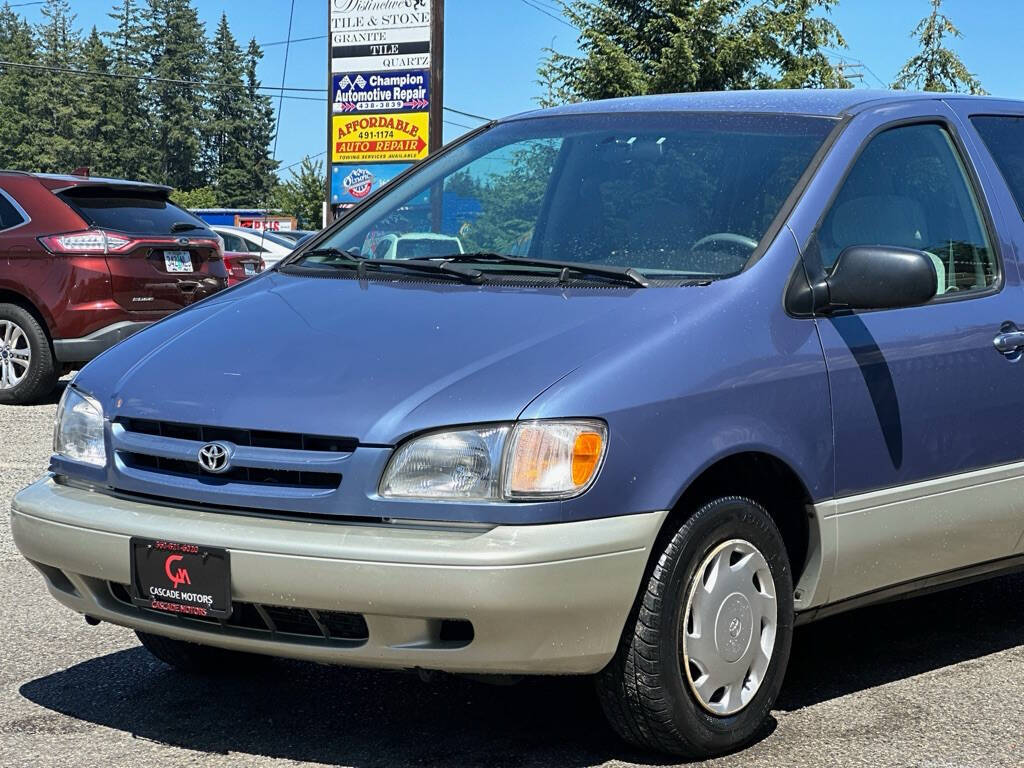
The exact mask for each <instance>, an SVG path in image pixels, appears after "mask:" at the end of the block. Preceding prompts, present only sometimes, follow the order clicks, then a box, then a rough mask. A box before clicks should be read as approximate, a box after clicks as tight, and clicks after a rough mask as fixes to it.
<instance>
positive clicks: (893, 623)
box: [776, 573, 1024, 711]
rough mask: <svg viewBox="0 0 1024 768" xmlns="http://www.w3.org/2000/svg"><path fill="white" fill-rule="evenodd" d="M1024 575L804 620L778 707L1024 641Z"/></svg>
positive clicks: (819, 699)
mask: <svg viewBox="0 0 1024 768" xmlns="http://www.w3.org/2000/svg"><path fill="white" fill-rule="evenodd" d="M1021 606H1024V574H1021V573H1018V574H1014V575H1011V576H1003V577H1001V578H998V579H993V580H990V581H981V582H977V583H975V584H971V585H968V586H963V587H958V588H956V589H952V590H947V591H944V592H937V593H934V594H930V595H926V596H923V597H915V598H911V599H907V600H898V601H895V602H892V603H886V604H883V605H876V606H872V607H870V608H862V609H860V610H856V611H851V612H849V613H845V614H841V615H838V616H834V617H832V618H830V619H824V620H822V621H820V622H817V623H815V624H810V625H807V626H805V627H800V628H798V629H797V630H796V632H795V634H794V638H793V651H792V654H791V656H790V663H789V669H788V671H787V673H786V682H785V684H784V685H783V688H782V693H781V694H780V696H779V699H778V702H777V703H776V709H781V710H784V711H792V710H795V709H800V708H802V707H807V706H811V705H813V704H818V703H820V702H822V701H827V700H829V699H835V698H838V697H840V696H845V695H846V694H849V693H854V692H856V691H861V690H865V689H868V688H874V687H875V686H878V685H884V684H885V683H891V682H893V681H896V680H901V679H904V678H908V677H913V676H914V675H919V674H922V673H924V672H930V671H931V670H935V669H941V668H943V667H948V666H950V665H952V664H958V663H960V662H963V661H968V660H970V659H977V658H981V657H982V656H987V655H989V654H991V653H996V652H998V651H1004V650H1007V649H1009V648H1015V647H1017V646H1021V645H1024V611H1022V610H1021V609H1020V607H1021Z"/></svg>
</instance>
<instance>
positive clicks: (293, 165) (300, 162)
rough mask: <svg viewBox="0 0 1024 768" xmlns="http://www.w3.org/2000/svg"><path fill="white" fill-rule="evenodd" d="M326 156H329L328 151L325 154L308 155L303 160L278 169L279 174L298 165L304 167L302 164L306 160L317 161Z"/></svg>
mask: <svg viewBox="0 0 1024 768" xmlns="http://www.w3.org/2000/svg"><path fill="white" fill-rule="evenodd" d="M326 154H327V150H326V149H325V150H324V151H323V152H317V153H316V154H315V155H306V156H305V157H303V158H302V159H301V160H296V161H295V162H294V163H290V164H288V165H286V166H284V167H283V168H278V169H277V172H278V173H280V172H281V171H287V170H290V169H292V168H294V167H295V166H296V165H302V163H304V162H306V160H316V159H317V158H318V157H320V155H326Z"/></svg>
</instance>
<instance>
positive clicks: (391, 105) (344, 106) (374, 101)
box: [331, 69, 430, 114]
mask: <svg viewBox="0 0 1024 768" xmlns="http://www.w3.org/2000/svg"><path fill="white" fill-rule="evenodd" d="M331 80H332V86H333V87H332V89H331V91H332V94H333V97H332V99H331V104H332V108H333V110H334V113H335V114H344V113H346V112H422V111H423V110H425V109H427V108H428V107H429V106H430V71H429V70H426V69H419V70H405V71H396V72H356V73H345V74H337V75H334V76H333V77H332V78H331Z"/></svg>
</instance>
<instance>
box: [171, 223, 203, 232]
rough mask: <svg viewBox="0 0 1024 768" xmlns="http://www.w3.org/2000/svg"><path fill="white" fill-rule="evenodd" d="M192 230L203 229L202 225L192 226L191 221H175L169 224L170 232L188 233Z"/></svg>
mask: <svg viewBox="0 0 1024 768" xmlns="http://www.w3.org/2000/svg"><path fill="white" fill-rule="evenodd" d="M192 229H203V225H202V224H193V223H192V222H191V221H176V222H174V223H173V224H171V232H188V231H189V230H192Z"/></svg>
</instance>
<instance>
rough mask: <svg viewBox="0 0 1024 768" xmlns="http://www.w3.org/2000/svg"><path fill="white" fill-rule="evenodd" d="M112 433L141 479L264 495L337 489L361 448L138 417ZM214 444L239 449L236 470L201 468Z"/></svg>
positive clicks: (126, 464)
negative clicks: (271, 490) (247, 488)
mask: <svg viewBox="0 0 1024 768" xmlns="http://www.w3.org/2000/svg"><path fill="white" fill-rule="evenodd" d="M111 433H112V438H113V445H114V450H115V451H116V454H117V458H118V460H119V461H120V464H121V466H122V467H123V468H124V469H125V470H130V471H133V472H135V473H136V479H143V480H145V481H147V482H154V481H156V482H159V483H166V481H167V480H168V479H175V480H179V481H180V479H181V478H190V479H193V480H196V481H199V482H200V483H201V484H202V486H204V487H206V488H209V487H211V486H231V487H235V488H236V489H238V487H239V486H244V485H251V486H257V487H258V488H259V489H260V492H264V491H265V489H267V488H268V487H270V486H278V487H280V488H282V492H283V493H289V492H291V491H290V490H289V489H302V490H306V491H310V492H311V493H322V492H328V491H332V490H336V489H337V488H338V487H339V485H340V484H341V479H342V476H341V467H342V465H343V464H344V463H345V459H346V457H347V456H349V455H350V454H351V453H352V452H353V451H355V449H356V447H357V446H358V444H359V441H358V439H356V438H354V437H333V436H328V435H311V434H302V433H292V432H272V431H268V430H254V429H234V428H230V427H216V426H204V425H199V424H183V423H178V422H169V421H153V420H149V419H135V418H121V419H117V420H116V421H114V423H113V425H112V429H111ZM213 441H218V442H223V443H226V444H230V445H232V446H234V449H233V450H234V451H235V453H234V457H233V458H232V462H231V467H230V468H229V469H228V470H227V471H225V472H220V473H210V472H207V471H205V470H203V469H202V468H201V467H200V465H199V461H198V453H199V449H200V448H201V447H202V446H203V445H204V444H206V443H209V442H213ZM178 484H179V485H180V483H178ZM197 487H199V486H197ZM134 490H139V489H134ZM144 490H147V491H148V490H150V489H149V488H146V489H144ZM239 490H242V491H243V492H244V489H239Z"/></svg>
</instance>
